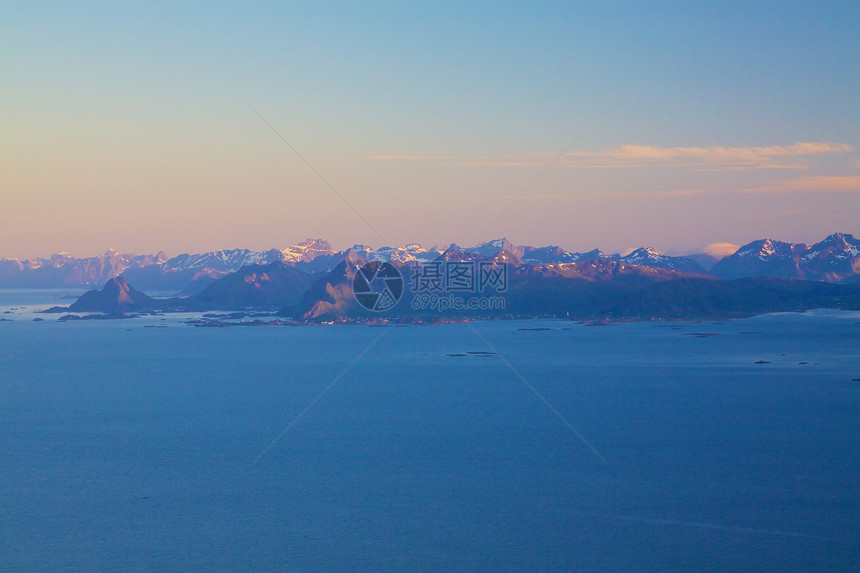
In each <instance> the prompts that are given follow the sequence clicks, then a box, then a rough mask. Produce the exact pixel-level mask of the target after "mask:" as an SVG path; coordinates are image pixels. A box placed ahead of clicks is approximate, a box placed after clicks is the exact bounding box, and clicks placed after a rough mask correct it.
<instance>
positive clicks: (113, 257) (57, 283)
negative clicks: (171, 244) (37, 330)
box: [0, 249, 167, 288]
mask: <svg viewBox="0 0 860 573" xmlns="http://www.w3.org/2000/svg"><path fill="white" fill-rule="evenodd" d="M166 260H167V255H166V254H165V253H164V252H159V253H158V254H155V255H136V254H129V253H119V252H117V251H114V250H113V249H109V250H108V251H107V252H105V253H104V254H103V255H99V256H97V257H89V258H81V259H79V258H76V257H73V256H72V255H70V254H68V253H59V254H56V255H52V256H51V257H50V258H37V259H25V260H21V259H0V287H2V288H73V287H91V286H96V285H102V284H104V283H105V282H107V281H108V280H109V279H111V278H113V277H115V276H117V275H119V274H121V273H122V272H124V271H126V270H129V269H140V268H144V267H148V266H151V265H156V264H162V263H164V262H165V261H166Z"/></svg>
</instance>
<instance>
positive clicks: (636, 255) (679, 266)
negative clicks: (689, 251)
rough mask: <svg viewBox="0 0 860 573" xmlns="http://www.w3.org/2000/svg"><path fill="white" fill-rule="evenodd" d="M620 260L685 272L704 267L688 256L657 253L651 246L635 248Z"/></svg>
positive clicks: (699, 269)
mask: <svg viewBox="0 0 860 573" xmlns="http://www.w3.org/2000/svg"><path fill="white" fill-rule="evenodd" d="M621 261H623V262H625V263H629V264H632V265H642V266H646V267H657V268H661V269H670V270H673V271H682V272H685V273H704V272H705V269H703V268H702V267H701V265H699V263H697V262H696V261H694V260H693V259H691V258H688V257H672V256H668V255H664V254H662V253H659V252H658V251H656V250H655V249H653V248H652V247H642V248H640V249H636V250H635V251H633V252H632V253H630V254H629V255H626V256H624V257H621Z"/></svg>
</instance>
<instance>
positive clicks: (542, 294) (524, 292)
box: [0, 233, 860, 322]
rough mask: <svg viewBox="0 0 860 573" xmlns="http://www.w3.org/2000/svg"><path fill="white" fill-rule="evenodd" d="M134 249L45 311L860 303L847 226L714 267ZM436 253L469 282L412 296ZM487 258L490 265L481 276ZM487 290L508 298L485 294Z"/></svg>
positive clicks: (597, 313) (588, 309)
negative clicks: (377, 295)
mask: <svg viewBox="0 0 860 573" xmlns="http://www.w3.org/2000/svg"><path fill="white" fill-rule="evenodd" d="M116 257H117V258H119V255H118V254H116ZM177 259H181V260H177ZM132 260H137V261H138V263H139V264H138V265H137V266H134V265H132V266H131V267H128V268H126V269H125V270H124V271H122V272H121V273H117V276H114V277H111V278H109V279H108V280H107V281H106V283H105V284H104V287H103V288H101V289H94V290H91V291H89V292H87V293H85V294H84V295H83V296H81V297H80V298H79V299H78V300H76V301H75V302H74V303H73V304H71V305H70V306H68V307H55V308H53V309H50V311H49V312H66V313H81V312H98V313H105V314H110V315H114V316H128V313H139V312H189V311H194V312H201V311H253V312H267V313H271V317H272V318H271V320H272V321H279V320H281V319H288V320H291V321H304V322H307V321H311V322H313V321H316V322H320V321H362V320H400V321H408V322H439V321H440V320H442V321H451V320H458V319H473V318H521V317H562V318H568V319H574V320H609V321H611V320H615V321H623V320H695V319H720V318H732V317H743V316H750V315H754V314H762V313H768V312H785V311H804V310H809V309H813V308H834V309H849V310H858V309H860V241H858V240H857V239H855V238H854V237H853V236H851V235H847V234H841V233H836V234H834V235H831V236H829V237H827V238H826V239H824V240H823V241H821V242H820V243H816V244H815V245H811V246H809V245H803V244H794V243H782V242H779V241H773V240H770V239H763V240H761V241H755V242H753V243H750V244H748V245H745V246H743V247H741V248H740V249H738V250H737V252H735V253H734V254H732V255H730V256H728V257H726V258H724V259H721V260H719V261H716V262H714V264H713V266H710V268H709V269H708V270H705V269H704V268H703V266H702V263H701V260H699V261H697V260H695V259H694V258H691V257H672V256H666V255H662V254H660V253H658V252H657V251H655V250H653V249H649V248H642V249H637V250H635V251H633V252H631V253H630V254H629V255H626V256H623V257H622V256H619V255H608V256H607V255H604V254H603V253H601V252H600V251H598V250H594V251H591V252H589V253H569V252H567V251H564V250H563V249H560V248H558V247H540V248H535V247H517V246H514V245H512V244H511V243H509V242H508V241H507V240H505V239H500V240H497V241H491V242H487V243H483V244H481V245H478V246H477V247H472V248H461V247H459V246H457V245H451V246H449V247H448V248H446V249H444V250H438V249H431V250H425V249H423V248H421V247H420V246H418V245H407V246H406V247H398V248H388V247H384V248H380V249H375V250H374V249H370V248H367V247H364V246H361V245H357V246H356V247H353V248H351V249H347V250H346V251H343V252H337V253H335V252H333V251H332V250H331V248H330V247H329V246H328V243H326V242H325V241H320V240H316V241H310V240H309V241H307V242H305V243H303V244H301V245H299V246H297V247H292V248H290V249H287V250H284V251H276V250H272V251H267V252H264V253H255V252H251V251H231V252H226V251H221V252H217V253H208V254H206V255H183V256H182V257H177V258H175V259H166V257H164V256H163V254H159V255H157V256H156V257H155V258H138V259H132ZM140 261H149V262H148V263H146V264H143V262H140ZM152 261H161V262H152ZM171 261H173V262H171ZM373 261H375V263H374V264H375V265H377V266H378V265H380V264H383V263H384V264H387V265H390V267H388V268H390V269H392V270H391V271H390V274H391V276H392V277H401V279H402V280H401V279H399V280H401V282H402V283H404V285H405V286H403V288H402V292H401V291H399V290H398V292H397V297H396V300H395V298H392V300H391V301H390V306H388V307H386V308H385V309H384V312H377V311H374V310H369V309H368V306H367V304H366V303H365V302H364V301H363V299H362V293H359V296H358V297H356V293H355V289H354V287H355V285H356V284H359V283H357V282H356V280H359V281H361V280H363V275H360V276H358V277H357V273H360V272H364V271H361V269H364V268H366V265H367V264H368V263H369V262H373ZM240 263H241V264H240ZM236 265H239V266H238V268H235V269H234V268H233V267H234V266H236ZM441 265H446V267H445V268H449V267H451V268H454V267H456V268H457V269H458V270H460V271H462V270H463V269H466V270H468V271H469V273H471V274H469V273H466V274H464V275H462V276H460V277H459V279H460V280H461V281H463V280H465V281H467V282H465V283H463V284H461V285H459V287H462V286H463V285H466V284H469V285H472V290H468V289H466V290H464V289H463V288H458V289H454V288H453V286H451V285H449V287H450V288H448V289H447V290H444V289H437V290H436V291H433V292H432V296H435V297H437V299H432V300H436V302H438V299H440V298H441V297H442V296H444V297H448V298H445V299H442V302H445V301H447V300H448V299H451V300H453V298H454V297H456V298H457V300H456V301H455V302H460V303H461V305H462V307H461V308H454V307H448V308H443V307H439V306H437V307H435V308H432V307H431V308H427V306H426V305H424V306H422V305H420V304H417V303H419V302H427V301H428V300H431V298H430V295H429V294H428V291H427V289H423V290H422V288H420V287H421V285H419V284H418V281H419V279H420V278H422V277H423V278H426V277H424V275H428V273H429V272H430V271H433V272H438V269H439V268H442V267H441ZM0 266H2V265H0ZM371 266H372V265H371ZM374 268H376V267H374ZM114 270H117V269H116V268H115V269H114ZM21 272H24V271H21ZM479 272H480V273H484V274H482V275H480V276H478V273H479ZM502 274H504V278H505V284H504V285H503V288H499V285H495V287H494V288H487V289H486V290H483V286H481V285H479V286H481V289H479V288H478V287H477V286H475V283H474V281H475V280H476V277H477V279H481V278H484V275H486V277H499V276H501V275H502ZM428 276H429V275H428ZM134 277H137V278H138V279H139V280H140V282H141V283H143V284H144V285H148V286H149V288H148V289H147V288H143V289H142V290H153V286H157V287H159V288H161V289H163V288H165V287H166V286H167V285H170V286H172V287H174V290H175V291H176V292H177V295H176V296H173V297H170V298H154V297H152V296H150V295H149V294H146V293H145V292H142V291H141V290H138V288H140V287H139V286H138V285H134V286H133V280H132V279H133V278H134ZM180 277H181V280H180ZM174 280H175V281H176V282H171V281H174ZM368 280H369V279H368ZM468 281H472V282H471V283H469V282H468ZM361 284H362V285H364V286H362V288H363V289H364V288H365V287H366V288H368V289H369V288H370V285H369V284H365V283H361ZM440 285H441V283H439V285H437V286H440ZM454 286H458V285H454ZM155 290H158V289H155ZM388 294H389V296H390V293H388ZM490 297H492V299H493V301H494V302H498V301H501V302H498V304H495V305H486V304H478V303H483V302H486V301H487V300H489V298H490ZM371 300H375V299H371ZM262 322H265V321H262Z"/></svg>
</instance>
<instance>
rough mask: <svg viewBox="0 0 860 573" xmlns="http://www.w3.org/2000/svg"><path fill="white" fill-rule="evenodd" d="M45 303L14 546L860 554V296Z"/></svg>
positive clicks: (67, 551)
mask: <svg viewBox="0 0 860 573" xmlns="http://www.w3.org/2000/svg"><path fill="white" fill-rule="evenodd" d="M52 296H54V295H52ZM16 297H17V298H16ZM19 299H20V293H18V294H15V293H11V294H10V293H0V312H2V311H5V310H6V309H8V308H13V307H14V308H18V307H15V305H16V304H32V303H33V301H34V300H35V298H30V299H27V300H19ZM52 304H67V301H65V302H63V301H61V302H54V303H52ZM33 316H35V315H32V314H29V311H28V310H27V309H24V310H15V311H13V312H12V313H10V314H0V317H9V318H13V319H14V320H13V321H12V322H0V451H2V454H0V570H3V571H19V570H20V571H33V570H60V569H68V570H81V571H84V570H86V571H98V570H151V571H164V570H177V571H180V570H181V571H189V570H200V571H211V570H314V571H319V570H331V571H342V570H368V571H372V570H396V571H419V570H428V571H444V570H450V571H463V570H485V571H504V570H512V571H517V570H519V571H538V570H539V571H555V570H558V571H619V570H628V571H690V570H714V571H736V570H774V571H777V570H778V571H810V570H833V571H836V570H842V571H856V570H858V569H860V382H858V381H853V380H852V379H854V378H860V314H858V313H847V312H831V311H816V312H813V313H806V314H801V315H799V314H784V315H770V316H762V317H756V318H751V319H745V320H735V321H727V322H724V323H686V324H669V323H666V324H655V323H637V324H621V325H612V326H601V327H589V326H584V325H580V324H573V323H569V322H563V321H517V322H513V321H511V322H509V321H496V322H483V323H473V324H471V325H445V326H409V327H388V328H374V327H368V326H319V327H257V328H252V327H236V328H221V329H219V328H192V327H188V326H184V325H183V324H182V323H181V322H180V321H178V320H176V319H173V318H169V319H168V320H166V321H163V320H161V317H153V318H146V319H133V320H116V321H86V322H66V323H58V322H56V315H53V316H45V317H44V318H46V320H45V321H44V322H33V321H32V317H33ZM146 325H151V326H154V325H165V326H169V327H168V328H145V326H146ZM525 329H529V330H525ZM532 329H546V330H532ZM371 344H372V346H370V348H369V349H368V346H369V345H371ZM494 351H498V352H499V353H500V355H493V354H478V353H486V352H494ZM470 353H472V354H470ZM758 362H761V363H758ZM326 390H327V391H326ZM533 390H534V391H533ZM324 391H325V392H324ZM323 392H324V393H323ZM321 393H323V394H322V395H321ZM537 394H539V395H540V397H539V396H538V395H537ZM543 400H545V401H546V403H545V402H544V401H543ZM547 403H548V404H549V406H548V405H547ZM309 405H310V406H311V407H310V408H309V409H307V407H308V406H309ZM550 406H551V407H550ZM553 409H554V410H555V412H557V414H558V416H557V415H556V413H554V412H553ZM303 412H304V413H303ZM297 416H300V418H299V419H298V421H297V422H296V423H294V424H293V425H292V426H290V424H291V422H292V421H294V420H295V419H296V417H297ZM559 416H560V417H559ZM561 418H563V419H564V421H563V420H562V419H561ZM565 422H566V423H567V424H570V426H571V427H572V428H574V429H575V431H574V430H573V429H571V427H568V426H567V425H566V423H565ZM285 429H286V431H284V430H285ZM577 432H578V433H579V434H580V435H581V437H582V438H584V440H586V441H587V442H588V444H590V446H591V447H593V448H594V450H596V453H595V451H592V450H591V449H590V448H589V447H588V445H586V443H584V441H583V439H581V438H580V435H577ZM604 459H605V461H604Z"/></svg>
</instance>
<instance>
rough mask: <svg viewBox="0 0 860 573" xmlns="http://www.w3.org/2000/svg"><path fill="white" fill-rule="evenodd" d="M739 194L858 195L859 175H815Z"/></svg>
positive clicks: (759, 187) (783, 181) (743, 190)
mask: <svg viewBox="0 0 860 573" xmlns="http://www.w3.org/2000/svg"><path fill="white" fill-rule="evenodd" d="M739 191H740V192H741V193H860V175H817V176H812V177H797V178H795V179H784V180H782V181H777V182H775V183H772V184H770V185H761V186H758V187H747V188H745V189H740V190H739Z"/></svg>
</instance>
